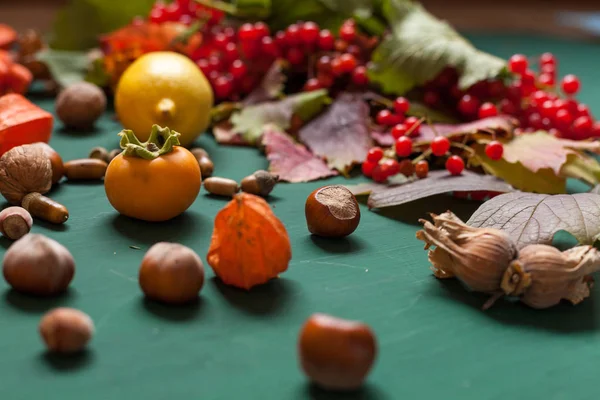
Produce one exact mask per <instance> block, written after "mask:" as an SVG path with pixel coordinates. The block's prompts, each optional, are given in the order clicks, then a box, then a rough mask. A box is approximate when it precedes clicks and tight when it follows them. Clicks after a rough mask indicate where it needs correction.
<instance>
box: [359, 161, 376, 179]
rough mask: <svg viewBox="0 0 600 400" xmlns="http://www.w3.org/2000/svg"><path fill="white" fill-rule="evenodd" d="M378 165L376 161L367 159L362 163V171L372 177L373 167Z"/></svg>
mask: <svg viewBox="0 0 600 400" xmlns="http://www.w3.org/2000/svg"><path fill="white" fill-rule="evenodd" d="M376 166H377V163H376V162H370V161H365V162H364V163H363V164H362V173H363V175H364V176H366V177H368V178H370V177H371V176H372V175H373V169H375V167H376Z"/></svg>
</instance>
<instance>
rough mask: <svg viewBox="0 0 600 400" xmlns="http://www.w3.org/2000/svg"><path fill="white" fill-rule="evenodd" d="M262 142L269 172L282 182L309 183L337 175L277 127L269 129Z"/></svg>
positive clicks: (266, 130)
mask: <svg viewBox="0 0 600 400" xmlns="http://www.w3.org/2000/svg"><path fill="white" fill-rule="evenodd" d="M262 140H263V144H264V145H265V147H266V152H267V159H268V160H269V162H270V163H271V165H270V168H269V170H270V171H271V172H272V173H274V174H277V175H279V179H280V180H282V181H286V182H309V181H314V180H317V179H322V178H327V177H330V176H335V175H337V172H336V171H332V170H331V169H329V167H327V164H325V162H324V161H323V160H322V159H320V158H318V157H315V156H314V155H313V154H312V153H311V152H309V151H308V150H307V149H306V147H304V146H303V145H301V144H298V143H295V142H294V139H292V138H291V137H290V136H289V135H288V134H286V133H284V132H281V131H279V130H278V129H277V127H274V126H270V127H267V128H266V129H265V134H264V135H263V139H262Z"/></svg>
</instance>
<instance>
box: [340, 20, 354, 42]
mask: <svg viewBox="0 0 600 400" xmlns="http://www.w3.org/2000/svg"><path fill="white" fill-rule="evenodd" d="M340 38H342V39H343V40H345V41H346V42H353V41H354V39H356V25H355V24H354V23H353V22H345V23H344V24H342V26H341V27H340Z"/></svg>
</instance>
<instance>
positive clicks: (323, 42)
mask: <svg viewBox="0 0 600 400" xmlns="http://www.w3.org/2000/svg"><path fill="white" fill-rule="evenodd" d="M334 45H335V38H334V37H333V34H332V33H331V32H330V31H329V30H327V29H323V30H322V31H321V32H320V33H319V40H318V46H319V49H321V50H325V51H329V50H333V46H334Z"/></svg>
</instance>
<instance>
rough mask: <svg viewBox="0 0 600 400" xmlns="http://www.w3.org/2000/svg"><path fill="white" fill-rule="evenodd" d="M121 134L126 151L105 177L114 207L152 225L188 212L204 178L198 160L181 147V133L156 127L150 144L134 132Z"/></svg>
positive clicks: (105, 185)
mask: <svg viewBox="0 0 600 400" xmlns="http://www.w3.org/2000/svg"><path fill="white" fill-rule="evenodd" d="M119 135H120V136H121V148H122V149H123V152H122V153H121V154H119V155H118V156H116V157H115V158H114V159H113V160H112V161H111V162H110V164H109V166H108V169H107V170H106V175H105V176H104V188H105V190H106V196H107V197H108V201H109V202H110V204H111V205H112V206H113V207H114V208H115V209H116V210H117V211H118V212H119V213H121V214H122V215H125V216H128V217H131V218H137V219H140V220H144V221H150V222H161V221H167V220H170V219H172V218H175V217H177V216H178V215H181V214H182V213H183V212H185V211H186V210H187V209H188V208H189V207H190V206H191V205H192V203H193V202H194V201H195V200H196V197H198V193H199V192H200V186H201V184H202V176H201V173H200V166H199V165H198V161H197V160H196V157H194V155H193V154H192V153H191V152H190V151H188V150H187V149H185V148H183V147H181V146H179V139H178V138H179V133H177V132H175V131H171V130H170V129H169V128H161V127H159V126H158V125H154V126H153V128H152V133H151V134H150V138H149V139H148V141H147V142H143V143H142V142H140V141H139V140H138V139H137V138H136V136H135V134H134V133H133V131H130V130H123V131H122V132H121V133H120V134H119ZM159 136H160V137H162V139H163V141H164V144H163V145H162V147H159V143H160V139H159Z"/></svg>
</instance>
